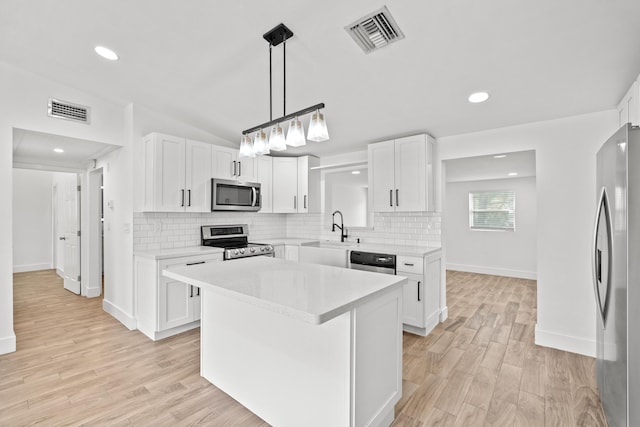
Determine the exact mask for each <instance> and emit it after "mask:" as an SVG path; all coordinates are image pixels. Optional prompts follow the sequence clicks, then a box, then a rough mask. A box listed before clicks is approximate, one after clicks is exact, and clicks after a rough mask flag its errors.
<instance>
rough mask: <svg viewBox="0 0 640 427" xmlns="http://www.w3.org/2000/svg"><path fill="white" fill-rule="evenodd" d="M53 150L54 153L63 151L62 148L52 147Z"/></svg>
mask: <svg viewBox="0 0 640 427" xmlns="http://www.w3.org/2000/svg"><path fill="white" fill-rule="evenodd" d="M53 151H55V152H56V153H64V150H63V149H62V148H54V149H53Z"/></svg>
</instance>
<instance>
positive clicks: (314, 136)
mask: <svg viewBox="0 0 640 427" xmlns="http://www.w3.org/2000/svg"><path fill="white" fill-rule="evenodd" d="M307 139H308V140H309V141H315V142H322V141H326V140H328V139H329V131H328V130H327V122H326V121H325V120H324V114H322V113H320V110H316V112H315V113H313V114H312V115H311V120H310V121H309V133H308V134H307Z"/></svg>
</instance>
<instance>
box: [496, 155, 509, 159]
mask: <svg viewBox="0 0 640 427" xmlns="http://www.w3.org/2000/svg"><path fill="white" fill-rule="evenodd" d="M505 157H507V155H506V154H496V155H495V156H493V158H494V159H504V158H505Z"/></svg>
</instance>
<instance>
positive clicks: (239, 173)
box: [238, 162, 242, 176]
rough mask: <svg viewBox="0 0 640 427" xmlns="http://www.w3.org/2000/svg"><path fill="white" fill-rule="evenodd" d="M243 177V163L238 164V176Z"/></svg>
mask: <svg viewBox="0 0 640 427" xmlns="http://www.w3.org/2000/svg"><path fill="white" fill-rule="evenodd" d="M240 175H242V162H238V176H240Z"/></svg>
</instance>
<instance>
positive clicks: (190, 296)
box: [189, 285, 193, 298]
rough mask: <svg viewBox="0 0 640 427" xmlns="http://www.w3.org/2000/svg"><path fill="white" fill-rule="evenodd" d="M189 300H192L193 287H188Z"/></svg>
mask: <svg viewBox="0 0 640 427" xmlns="http://www.w3.org/2000/svg"><path fill="white" fill-rule="evenodd" d="M189 298H193V285H189Z"/></svg>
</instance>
